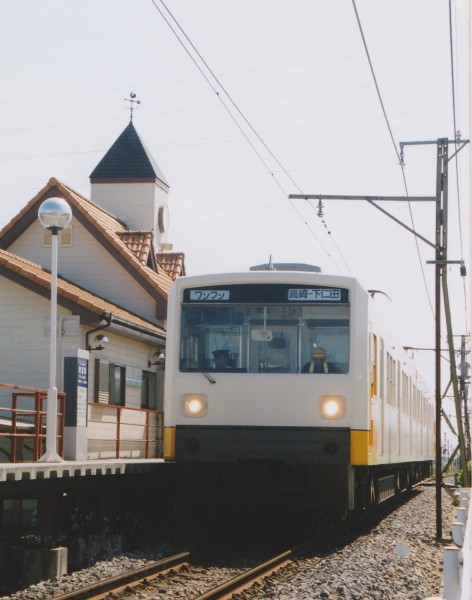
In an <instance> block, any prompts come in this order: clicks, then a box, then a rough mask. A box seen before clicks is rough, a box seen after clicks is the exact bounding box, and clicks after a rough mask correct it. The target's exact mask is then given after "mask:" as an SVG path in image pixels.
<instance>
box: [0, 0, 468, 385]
mask: <svg viewBox="0 0 472 600" xmlns="http://www.w3.org/2000/svg"><path fill="white" fill-rule="evenodd" d="M449 6H451V15H452V19H451V23H450V20H449ZM0 8H1V16H2V18H1V19H0V46H1V47H2V57H3V59H2V60H1V61H0V80H1V81H2V83H3V86H2V89H3V93H2V96H1V97H0V132H1V135H0V192H1V196H0V198H1V200H0V227H3V226H4V225H6V224H7V223H8V221H9V220H10V219H11V218H12V217H13V216H14V215H16V213H17V212H18V211H19V210H20V209H21V208H22V207H23V206H24V205H25V204H26V203H27V202H28V201H29V200H30V199H31V198H32V197H34V196H35V195H36V194H37V192H38V191H39V190H40V189H41V188H42V187H43V186H44V185H46V183H47V182H48V180H49V178H50V177H56V178H58V179H60V180H62V181H63V182H64V183H66V184H67V185H69V186H70V187H72V188H73V189H75V190H76V191H78V192H79V193H81V194H83V195H85V196H86V197H90V182H89V175H90V173H91V172H92V170H93V169H94V167H95V166H96V165H97V164H98V162H99V160H100V159H101V158H102V157H103V155H104V154H105V152H106V151H107V150H108V148H109V147H110V146H111V144H112V143H113V142H114V141H115V139H116V138H117V137H118V136H119V135H120V133H121V132H122V130H123V129H124V128H125V127H126V125H127V123H128V122H129V110H128V109H127V103H126V102H125V99H126V98H129V97H130V93H131V92H133V93H135V94H136V99H137V100H139V101H140V104H139V106H138V108H137V110H136V111H135V112H134V116H133V122H134V125H135V127H136V129H137V131H138V133H139V134H140V136H141V138H142V139H143V141H144V142H145V143H146V145H147V147H148V148H149V150H150V151H151V153H152V155H153V156H154V158H155V160H156V162H157V163H158V165H159V167H160V168H161V170H162V171H163V173H164V175H165V177H166V179H167V181H168V182H169V184H170V193H169V208H170V232H169V241H170V242H172V243H173V245H174V250H176V251H182V252H184V253H185V255H186V267H187V273H188V274H189V275H192V274H201V273H208V272H222V271H224V272H231V271H241V270H242V271H246V270H248V268H249V267H250V266H251V265H256V264H261V263H266V262H268V261H269V258H270V257H272V260H273V261H274V262H302V263H309V264H316V265H319V266H320V267H321V268H322V270H323V272H325V273H333V274H341V275H350V276H353V277H356V278H358V279H359V280H360V282H361V284H362V285H363V286H364V287H365V288H366V289H379V290H382V291H384V292H385V293H386V294H388V297H389V298H390V300H385V302H388V305H387V306H388V311H389V314H390V315H391V323H390V326H391V327H392V328H394V329H395V332H396V334H397V336H398V339H399V341H400V343H401V344H402V345H409V346H414V347H429V348H432V347H433V346H434V317H433V310H432V305H434V267H433V266H432V265H429V264H427V261H430V260H433V259H434V250H433V249H432V248H430V247H429V246H427V245H426V244H425V243H423V242H421V241H419V242H418V243H417V242H416V241H415V238H414V236H413V235H412V234H411V233H410V232H408V231H406V230H405V229H403V228H402V227H401V226H400V225H398V224H397V223H395V222H394V221H392V220H390V219H389V218H388V217H386V216H385V215H383V214H381V213H380V212H379V211H377V210H376V209H375V208H373V207H371V206H369V205H367V204H366V203H365V202H363V201H326V202H325V203H324V207H323V212H324V217H323V218H320V217H318V216H317V207H316V203H308V202H306V201H304V200H289V195H290V194H300V193H302V194H346V195H385V196H391V195H400V196H406V195H407V194H408V195H410V196H425V195H434V193H435V185H436V158H435V157H436V146H435V144H432V145H421V146H408V147H407V148H406V157H405V163H406V166H405V169H404V175H405V180H404V178H403V172H402V169H401V168H400V166H399V161H398V154H397V152H398V150H399V143H400V142H405V141H430V142H435V141H436V140H437V139H438V138H443V137H447V138H449V139H453V138H454V135H455V131H457V130H459V131H461V133H462V137H463V138H468V136H469V114H468V112H469V89H468V86H469V83H468V70H469V67H468V52H469V51H468V7H467V2H466V0H451V4H450V5H449V1H448V0H356V2H355V4H354V2H353V1H352V0H224V1H221V0H166V3H165V4H163V3H162V2H161V1H160V0H133V1H130V0H80V1H79V0H42V1H41V2H37V1H35V0H2V2H1V3H0ZM166 8H167V9H168V11H167V10H166ZM355 8H356V9H357V15H358V18H359V21H360V24H361V27H362V32H363V36H364V40H365V45H366V46H367V50H368V55H367V52H366V48H365V46H364V42H363V37H362V35H361V30H360V27H359V23H358V20H357V18H356V11H355ZM161 13H162V14H161ZM163 15H164V16H165V19H167V20H168V21H169V23H171V24H173V26H174V28H177V26H178V27H180V29H179V30H178V31H179V35H180V36H181V39H185V38H184V37H183V34H185V36H186V39H185V44H186V48H187V49H185V48H184V47H183V45H182V44H181V43H180V42H179V40H178V39H177V37H176V35H175V34H174V33H173V32H172V30H171V28H170V27H169V24H168V23H167V22H166V20H165V19H164V16H163ZM174 19H175V20H174ZM176 23H177V24H178V25H176ZM450 33H452V42H451V38H450ZM189 41H190V42H191V43H192V45H193V48H192V47H191V46H190V45H189ZM451 48H452V60H451ZM196 51H198V54H197V53H196ZM191 56H193V58H194V59H195V61H196V62H197V64H198V67H199V68H198V67H197V65H196V64H195V62H194V61H192V58H191ZM368 57H369V58H370V62H371V65H372V69H373V71H374V75H375V79H374V76H373V74H372V71H371V67H370V65H369V58H368ZM202 59H203V60H204V61H205V63H206V65H208V67H209V68H210V69H211V73H213V74H214V76H215V77H216V78H215V77H214V76H213V75H212V74H211V73H210V71H209V70H208V68H207V67H206V66H205V64H204V63H203V62H202ZM451 62H452V64H453V66H454V71H453V72H454V76H453V77H452V69H451ZM202 72H203V73H202ZM204 75H205V76H204ZM205 77H206V78H205ZM375 82H376V83H377V86H378V90H379V92H380V97H381V100H382V103H381V101H380V99H379V94H378V92H377V89H376V86H375ZM226 93H227V94H229V96H228V95H227V94H226ZM453 99H454V101H455V103H454V104H453ZM453 106H454V108H455V110H454V109H453ZM242 115H244V119H243V117H242ZM452 148H453V146H451V149H452ZM451 153H452V152H451ZM469 173H470V153H469V148H468V147H466V148H464V149H463V150H462V151H461V152H460V153H459V155H458V159H457V162H456V161H451V162H450V177H449V181H450V187H449V199H450V210H449V259H450V260H461V259H464V260H465V262H466V265H467V266H468V267H469V264H468V263H469V257H470V251H469V230H470V215H469V179H470V176H469ZM405 181H406V187H405ZM457 184H459V185H457ZM385 208H388V210H390V211H391V212H392V213H393V214H394V215H395V216H396V217H397V218H399V219H400V220H402V221H403V222H405V223H406V224H407V225H409V226H411V218H413V221H414V225H415V228H416V229H417V231H418V232H419V233H421V235H423V236H424V237H426V238H427V239H429V240H431V241H434V235H435V212H434V205H433V204H430V203H428V204H427V205H425V204H421V205H419V203H410V205H408V203H406V202H396V203H388V206H385ZM469 270H470V267H469ZM448 280H449V287H450V292H451V305H452V314H453V326H454V334H455V335H458V336H460V335H462V334H467V333H468V332H469V328H470V314H469V312H468V311H469V309H468V306H469V304H468V302H469V300H468V296H469V292H468V289H469V288H468V285H469V284H468V281H467V282H464V280H463V279H461V277H460V275H459V268H458V266H457V265H451V266H450V268H449V270H448ZM384 298H386V297H384ZM444 331H445V329H444ZM457 339H458V340H460V338H457ZM415 357H416V359H417V361H418V364H419V365H420V367H421V366H422V367H423V368H424V370H425V372H426V377H427V379H428V378H429V379H428V381H429V383H430V385H431V387H433V384H434V381H433V380H432V377H431V373H432V365H433V353H431V352H426V351H422V352H417V353H415ZM445 377H446V382H447V371H446V375H445Z"/></svg>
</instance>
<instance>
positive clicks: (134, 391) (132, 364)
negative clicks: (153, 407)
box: [88, 329, 155, 408]
mask: <svg viewBox="0 0 472 600" xmlns="http://www.w3.org/2000/svg"><path fill="white" fill-rule="evenodd" d="M98 333H105V334H106V336H107V338H108V340H109V341H108V343H107V344H106V347H105V350H100V351H95V352H94V351H92V352H90V361H89V381H94V377H95V359H96V358H100V359H102V360H107V361H109V362H110V363H113V364H115V365H120V366H125V367H126V371H127V376H128V377H129V375H130V370H131V369H136V370H137V372H139V373H141V372H142V371H143V370H147V368H148V366H147V365H148V361H149V360H151V358H152V355H153V353H154V352H155V348H152V347H149V346H147V345H146V344H143V343H141V342H137V341H133V340H126V339H124V338H122V337H120V336H117V335H114V334H112V333H110V330H109V329H105V330H103V331H102V332H98ZM150 370H152V369H150ZM125 398H126V406H128V407H130V408H140V407H141V388H138V387H134V386H130V385H127V386H126V396H125ZM88 401H89V402H94V388H93V385H90V386H89V390H88Z"/></svg>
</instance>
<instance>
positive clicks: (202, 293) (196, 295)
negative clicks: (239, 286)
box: [190, 290, 229, 302]
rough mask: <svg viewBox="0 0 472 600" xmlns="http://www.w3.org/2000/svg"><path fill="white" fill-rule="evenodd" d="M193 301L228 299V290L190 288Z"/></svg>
mask: <svg viewBox="0 0 472 600" xmlns="http://www.w3.org/2000/svg"><path fill="white" fill-rule="evenodd" d="M190 300H191V301H193V302H221V301H222V300H223V301H224V300H229V290H190Z"/></svg>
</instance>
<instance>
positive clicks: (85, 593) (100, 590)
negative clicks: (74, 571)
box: [51, 552, 192, 600]
mask: <svg viewBox="0 0 472 600" xmlns="http://www.w3.org/2000/svg"><path fill="white" fill-rule="evenodd" d="M191 555H192V553H191V552H181V553H180V554H175V555H174V556H169V557H168V558H163V559H162V560H158V561H156V562H153V563H151V564H149V565H146V566H145V567H140V568H138V569H133V570H131V571H126V573H122V574H120V575H115V576H114V577H108V578H107V579H103V580H101V581H98V582H97V583H92V584H91V585H87V586H85V587H81V588H79V589H78V590H75V591H74V592H66V593H65V594H60V595H59V596H54V597H53V598H52V599H51V600H88V599H90V598H99V597H101V596H102V595H104V594H107V593H109V592H111V591H116V590H117V588H121V587H125V586H128V585H130V584H133V583H139V582H140V581H142V580H143V579H147V578H149V577H152V576H153V575H157V574H158V573H161V572H162V571H165V570H167V569H171V568H173V567H178V566H181V565H183V564H185V563H186V562H188V560H189V559H190V557H191Z"/></svg>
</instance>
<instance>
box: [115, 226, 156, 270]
mask: <svg viewBox="0 0 472 600" xmlns="http://www.w3.org/2000/svg"><path fill="white" fill-rule="evenodd" d="M118 236H119V237H120V239H121V240H122V242H123V243H124V244H126V246H127V248H128V250H130V251H131V252H132V253H133V254H134V255H135V256H136V258H137V259H138V260H139V262H140V263H141V264H142V265H145V264H147V261H148V258H149V251H150V250H151V247H152V240H153V237H154V235H153V233H152V231H122V232H120V233H118Z"/></svg>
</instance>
